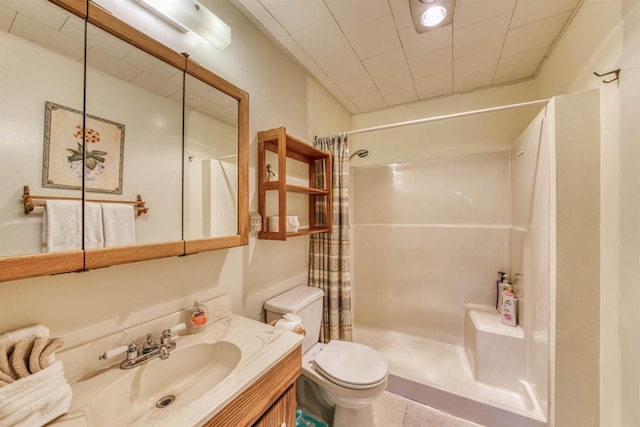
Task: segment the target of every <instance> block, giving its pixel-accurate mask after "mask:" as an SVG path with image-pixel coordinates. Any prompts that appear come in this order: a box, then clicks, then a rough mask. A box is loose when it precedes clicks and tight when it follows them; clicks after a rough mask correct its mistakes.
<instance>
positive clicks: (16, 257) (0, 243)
mask: <svg viewBox="0 0 640 427" xmlns="http://www.w3.org/2000/svg"><path fill="white" fill-rule="evenodd" d="M0 17H2V19H0V55H2V58H3V60H2V61H3V63H2V72H1V73H0V74H2V78H0V98H1V99H2V106H1V107H0V123H2V126H0V183H1V184H0V281H4V280H12V279H18V278H24V277H32V276H39V275H42V274H53V273H64V272H69V271H76V270H80V269H82V267H83V253H82V250H81V249H82V235H81V214H80V212H81V206H80V203H81V202H80V200H81V197H82V192H81V190H80V188H81V184H82V179H81V178H78V180H77V186H76V188H64V186H60V185H57V183H58V182H57V180H58V177H59V176H60V174H62V175H65V174H67V173H72V171H71V170H70V169H69V163H68V162H67V159H66V154H65V153H62V157H59V156H58V157H56V156H57V153H52V152H51V151H50V150H51V147H50V144H49V143H50V141H51V139H54V141H55V138H56V135H57V134H59V132H60V131H61V130H62V128H61V127H60V126H59V124H60V123H59V122H58V121H57V120H56V119H57V117H54V120H53V122H52V121H51V117H50V116H49V115H48V114H47V111H46V108H45V105H46V103H47V102H51V103H55V104H59V105H64V106H66V107H69V108H72V109H74V110H77V111H80V112H81V110H82V108H83V64H82V58H83V55H84V51H83V49H84V20H83V19H82V18H80V17H78V16H76V15H74V14H72V13H69V12H68V11H66V10H64V9H62V8H60V7H58V6H56V5H54V4H53V3H51V2H49V1H47V0H30V1H21V0H5V1H3V2H2V3H0ZM49 112H50V111H49ZM68 138H69V142H73V143H75V139H74V137H73V135H68ZM58 160H60V166H61V167H62V168H63V169H60V170H57V169H56V168H55V164H56V162H57V161H58ZM25 186H26V187H27V188H28V190H27V191H28V193H27V194H29V195H32V196H33V200H30V201H31V203H29V204H28V205H29V208H31V209H32V210H28V209H27V210H25V207H26V205H25V203H24V202H23V194H25ZM38 196H46V197H52V198H55V197H59V198H69V199H76V201H77V206H76V207H74V208H73V209H74V210H75V212H74V215H75V217H76V218H77V221H76V222H75V223H74V222H73V221H71V222H70V223H69V225H70V226H71V228H72V229H73V228H75V232H74V233H70V234H68V235H66V236H63V238H64V240H65V241H64V242H62V241H61V240H57V239H56V236H49V237H50V239H49V244H47V240H48V238H47V233H43V219H44V203H45V200H43V199H40V198H39V197H38ZM76 208H77V209H76ZM58 237H60V236H58Z"/></svg>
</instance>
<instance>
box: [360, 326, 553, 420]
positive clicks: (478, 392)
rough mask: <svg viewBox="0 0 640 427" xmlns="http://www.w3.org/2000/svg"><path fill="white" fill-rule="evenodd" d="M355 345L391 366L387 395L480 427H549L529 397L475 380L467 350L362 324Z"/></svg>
mask: <svg viewBox="0 0 640 427" xmlns="http://www.w3.org/2000/svg"><path fill="white" fill-rule="evenodd" d="M354 340H355V341H356V342H359V343H362V344H366V345H368V346H370V347H372V348H375V349H376V350H378V351H379V352H380V353H381V354H382V355H383V356H384V358H385V359H386V360H387V362H388V363H389V370H390V376H389V386H388V387H387V390H388V391H390V392H392V393H396V394H399V395H401V396H404V397H407V398H409V399H412V400H415V401H417V402H420V403H423V404H425V405H429V406H431V407H434V408H438V409H441V410H443V411H445V412H448V413H450V414H452V415H455V416H458V417H461V418H465V419H467V420H470V421H474V422H476V423H479V424H482V425H487V426H492V427H494V426H495V427H499V426H502V425H505V426H507V425H518V426H523V427H524V426H527V427H529V426H531V427H534V426H535V427H540V426H544V425H546V423H545V422H543V420H544V418H543V417H542V415H541V414H540V413H539V411H536V410H534V408H533V404H532V402H531V400H530V399H528V397H526V396H525V395H524V389H523V394H521V393H517V392H515V391H511V390H505V389H502V388H499V387H494V386H490V385H487V384H483V383H481V382H478V381H476V380H475V379H474V378H473V374H472V372H471V367H470V366H469V364H468V362H467V357H466V355H465V351H464V347H462V346H456V345H452V344H448V343H444V342H440V341H435V340H430V339H427V338H422V337H417V336H414V335H409V334H404V333H400V332H395V331H389V330H385V329H380V328H374V327H371V326H366V325H359V324H356V325H355V326H354Z"/></svg>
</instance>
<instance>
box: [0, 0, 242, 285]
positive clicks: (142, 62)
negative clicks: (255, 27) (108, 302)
mask: <svg viewBox="0 0 640 427" xmlns="http://www.w3.org/2000/svg"><path fill="white" fill-rule="evenodd" d="M0 15H2V16H3V17H7V18H8V19H3V20H2V21H0V52H1V53H2V55H3V57H4V58H11V59H10V60H7V61H3V74H5V76H3V79H2V81H0V93H1V94H2V99H3V103H2V106H1V107H0V122H1V123H2V127H1V129H0V178H1V179H0V201H1V203H0V281H8V280H15V279H21V278H27V277H36V276H42V275H48V274H57V273H65V272H72V271H79V270H83V269H92V268H98V267H105V266H110V265H116V264H123V263H129V262H134V261H142V260H148V259H155V258H161V257H168V256H179V255H184V254H191V253H197V252H201V251H208V250H215V249H221V248H228V247H233V246H240V245H245V244H247V241H248V102H249V101H248V95H247V94H246V93H245V92H244V91H242V90H241V89H239V88H237V87H236V86H234V85H232V84H231V83H229V82H227V81H225V80H224V79H222V78H220V77H219V76H217V75H216V74H214V73H212V72H211V71H209V70H207V69H206V68H204V67H202V66H200V65H199V64H197V63H196V62H194V61H192V60H190V59H189V58H188V55H187V54H180V53H178V52H175V51H173V50H172V49H170V48H168V47H166V46H164V45H162V44H160V43H158V42H157V41H155V40H153V39H151V38H150V37H148V36H147V35H145V34H144V33H142V32H140V31H138V30H136V29H134V28H133V27H131V26H129V25H128V24H126V23H124V22H122V21H121V20H119V19H118V18H116V17H114V16H113V15H111V14H110V13H108V12H107V11H105V10H104V9H102V8H101V7H98V6H96V5H95V4H94V3H92V2H86V1H85V0H32V1H29V2H24V1H21V0H5V1H3V2H2V3H1V4H0ZM85 34H86V39H85ZM5 77H6V78H5ZM45 205H46V206H47V207H48V208H46V207H45ZM58 209H62V211H58ZM56 212H63V213H64V214H63V215H60V214H59V213H56ZM61 219H63V221H62V233H59V232H56V230H59V229H58V228H56V227H50V226H49V225H50V224H56V225H59V224H60V223H61V221H60V220H61ZM56 221H57V222H56ZM83 236H84V238H83Z"/></svg>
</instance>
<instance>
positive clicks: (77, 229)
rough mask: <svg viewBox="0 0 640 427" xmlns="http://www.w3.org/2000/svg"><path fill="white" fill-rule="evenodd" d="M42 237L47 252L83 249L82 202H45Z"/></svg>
mask: <svg viewBox="0 0 640 427" xmlns="http://www.w3.org/2000/svg"><path fill="white" fill-rule="evenodd" d="M42 235H43V242H44V243H46V245H47V248H46V251H47V252H60V251H73V250H78V249H82V204H81V202H80V201H79V200H45V209H44V217H43V221H42Z"/></svg>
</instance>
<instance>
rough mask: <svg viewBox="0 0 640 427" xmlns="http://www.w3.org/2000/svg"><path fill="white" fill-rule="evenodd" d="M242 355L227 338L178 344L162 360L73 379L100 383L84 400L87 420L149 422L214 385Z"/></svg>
mask: <svg viewBox="0 0 640 427" xmlns="http://www.w3.org/2000/svg"><path fill="white" fill-rule="evenodd" d="M240 359H241V351H240V349H239V348H238V346H237V345H235V344H233V343H230V342H227V341H218V342H215V343H198V344H194V345H191V346H189V347H184V348H181V347H180V346H179V344H178V347H176V349H175V350H174V351H172V352H171V354H170V356H169V358H168V359H166V360H160V359H159V358H156V359H153V360H151V361H150V362H147V363H145V364H143V365H140V366H139V367H137V368H133V369H130V370H126V371H123V370H119V369H118V368H114V369H112V370H110V371H107V372H104V373H103V374H100V375H97V376H95V377H93V378H91V379H89V380H86V381H83V382H82V383H86V384H82V383H78V384H77V386H78V387H82V386H86V387H90V388H92V389H95V387H100V389H101V391H100V392H98V393H96V394H94V396H93V398H92V399H91V400H90V401H88V402H86V404H87V406H86V410H85V411H84V416H85V417H86V422H87V423H88V424H89V425H96V426H117V425H127V426H131V425H149V424H150V423H153V422H154V421H156V420H159V419H162V418H165V417H166V416H168V415H170V414H172V413H174V412H175V411H177V410H180V409H182V408H184V407H185V406H186V405H188V404H190V403H192V402H194V401H195V400H197V399H198V398H199V397H201V396H202V395H203V394H205V393H206V392H207V391H209V390H211V389H214V388H215V387H216V385H218V384H219V383H220V382H221V381H222V380H224V379H225V378H226V377H227V376H228V375H229V374H230V373H231V372H233V370H234V369H235V368H236V366H237V365H238V362H239V361H240ZM114 374H116V375H114ZM114 376H115V377H117V378H115V379H114V378H112V377H114ZM103 382H104V383H107V384H103ZM102 387H104V388H102ZM76 392H81V390H80V389H78V390H76ZM157 403H158V405H156V404H157ZM158 406H159V407H158Z"/></svg>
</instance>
